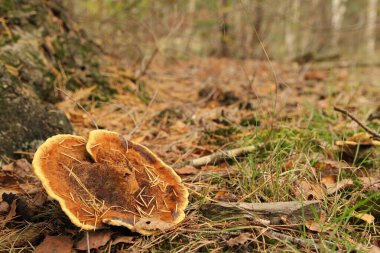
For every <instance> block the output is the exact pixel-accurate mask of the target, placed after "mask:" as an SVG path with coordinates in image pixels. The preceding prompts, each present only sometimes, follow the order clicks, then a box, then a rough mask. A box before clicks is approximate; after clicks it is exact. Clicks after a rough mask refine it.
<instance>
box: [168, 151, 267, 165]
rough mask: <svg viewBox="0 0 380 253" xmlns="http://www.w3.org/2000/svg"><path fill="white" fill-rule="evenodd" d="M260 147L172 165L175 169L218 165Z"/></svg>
mask: <svg viewBox="0 0 380 253" xmlns="http://www.w3.org/2000/svg"><path fill="white" fill-rule="evenodd" d="M258 147H260V146H248V147H243V148H235V149H231V150H227V151H219V152H216V153H214V154H211V155H207V156H203V157H200V158H196V159H194V160H189V161H184V162H181V163H177V164H174V165H172V167H173V168H174V169H176V168H181V167H184V166H186V165H191V166H194V167H200V166H203V165H206V164H209V163H216V162H218V161H220V160H223V159H226V158H233V157H236V156H238V155H241V154H246V153H249V152H252V151H255V150H257V148H258Z"/></svg>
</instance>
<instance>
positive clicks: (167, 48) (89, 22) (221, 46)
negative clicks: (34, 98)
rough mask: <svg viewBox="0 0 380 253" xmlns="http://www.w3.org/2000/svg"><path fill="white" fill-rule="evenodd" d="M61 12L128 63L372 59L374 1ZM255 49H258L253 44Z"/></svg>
mask: <svg viewBox="0 0 380 253" xmlns="http://www.w3.org/2000/svg"><path fill="white" fill-rule="evenodd" d="M65 4H66V7H67V8H68V9H69V10H70V11H71V13H73V14H74V19H75V20H77V21H78V22H79V23H80V24H81V25H82V26H83V27H84V28H87V32H88V33H89V34H90V37H93V38H97V41H98V43H99V44H100V45H102V47H103V49H104V50H105V51H106V52H107V53H110V54H113V55H122V56H123V58H124V60H126V63H129V64H132V65H133V64H136V63H139V62H141V61H142V59H144V58H146V57H148V58H149V55H151V54H153V53H155V51H156V50H157V51H159V52H160V53H161V54H162V55H163V56H165V57H167V58H176V59H178V58H179V59H187V58H189V57H192V56H210V55H211V56H222V57H238V58H251V59H252V58H254V59H264V58H265V53H264V50H263V47H264V48H265V49H266V51H267V52H268V54H269V56H270V58H272V59H276V60H294V59H295V60H297V61H300V62H303V61H322V60H334V59H338V58H341V59H354V60H357V61H360V62H363V61H365V62H368V61H373V60H375V59H376V58H377V57H376V56H377V51H378V50H377V44H376V42H377V41H378V40H379V39H380V38H379V36H380V33H379V29H380V27H379V26H378V23H379V18H378V17H377V16H378V8H379V3H378V0H309V1H301V0H236V1H235V0H207V1H203V0H164V1H152V0H117V1H115V0H84V1H74V0H69V1H65ZM261 43H262V44H261Z"/></svg>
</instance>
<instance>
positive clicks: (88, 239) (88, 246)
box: [86, 231, 91, 253]
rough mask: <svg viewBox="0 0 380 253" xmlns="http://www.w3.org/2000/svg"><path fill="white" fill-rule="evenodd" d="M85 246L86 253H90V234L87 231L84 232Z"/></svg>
mask: <svg viewBox="0 0 380 253" xmlns="http://www.w3.org/2000/svg"><path fill="white" fill-rule="evenodd" d="M86 244H87V253H90V252H91V250H90V234H89V232H88V231H86Z"/></svg>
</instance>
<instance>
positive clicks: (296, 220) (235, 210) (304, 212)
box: [200, 200, 321, 225]
mask: <svg viewBox="0 0 380 253" xmlns="http://www.w3.org/2000/svg"><path fill="white" fill-rule="evenodd" d="M320 203H321V202H320V201H319V200H311V201H288V202H271V203H248V202H216V203H208V204H204V205H202V206H201V208H200V210H201V212H202V214H203V216H205V217H207V218H209V219H222V218H225V217H229V218H231V217H233V216H236V217H241V216H243V217H246V218H252V219H254V220H257V221H260V222H259V223H264V224H267V225H278V224H281V223H282V222H284V221H286V222H287V223H289V224H302V223H303V222H304V220H313V219H315V218H316V217H319V214H320V213H321V208H320V206H319V205H320Z"/></svg>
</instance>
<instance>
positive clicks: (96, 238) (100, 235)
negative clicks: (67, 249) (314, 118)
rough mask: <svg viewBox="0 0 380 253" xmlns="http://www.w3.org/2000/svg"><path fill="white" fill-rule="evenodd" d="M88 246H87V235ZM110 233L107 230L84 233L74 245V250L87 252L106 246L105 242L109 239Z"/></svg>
mask: <svg viewBox="0 0 380 253" xmlns="http://www.w3.org/2000/svg"><path fill="white" fill-rule="evenodd" d="M86 233H88V239H89V244H88V245H87V234H86ZM111 235H112V232H111V231H109V230H96V231H90V232H85V233H84V236H83V238H82V239H81V240H80V241H78V242H77V243H76V244H75V248H76V249H78V250H87V248H88V247H89V248H90V249H98V248H99V247H102V246H104V245H106V244H107V242H108V241H109V240H110V239H111Z"/></svg>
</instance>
